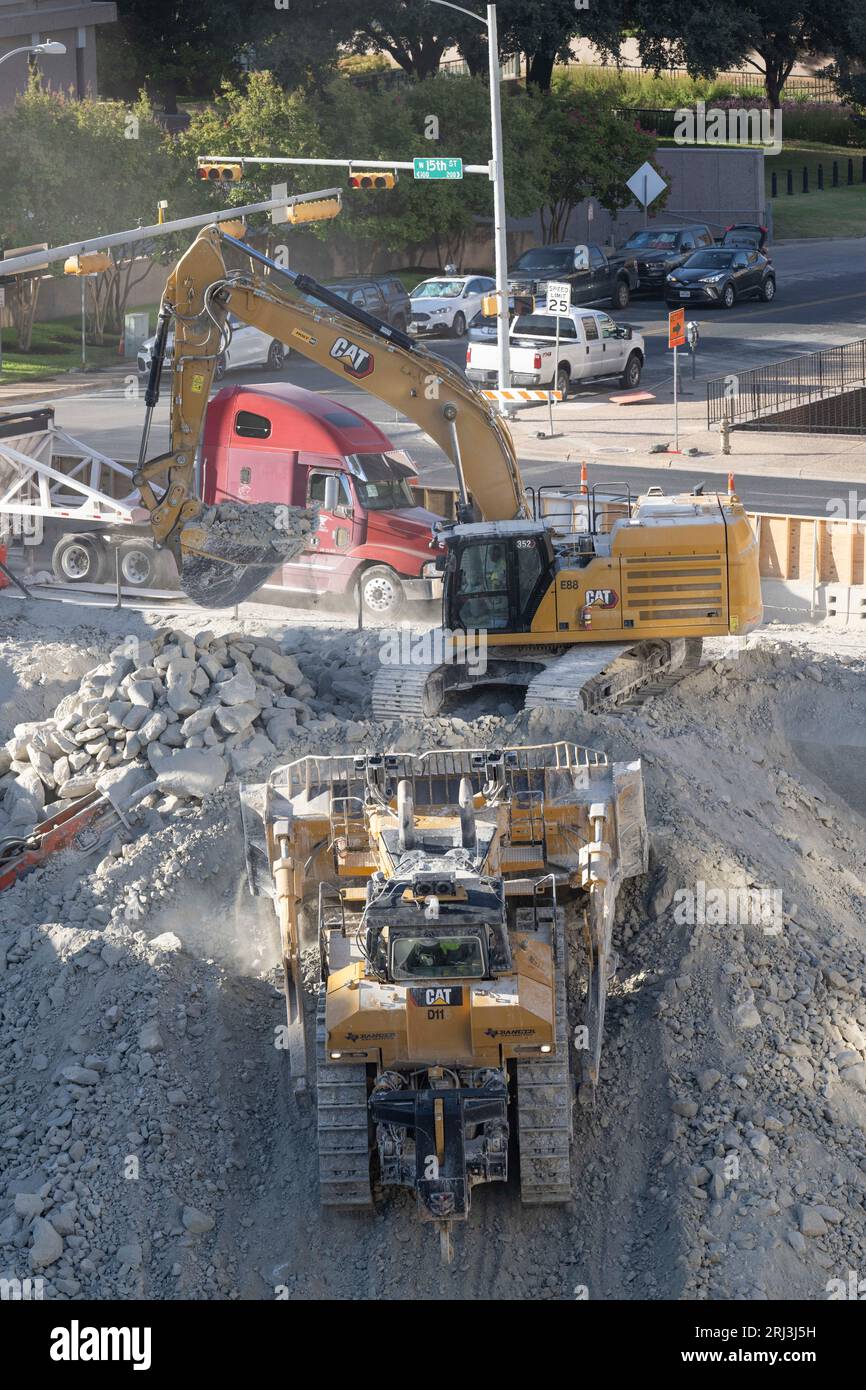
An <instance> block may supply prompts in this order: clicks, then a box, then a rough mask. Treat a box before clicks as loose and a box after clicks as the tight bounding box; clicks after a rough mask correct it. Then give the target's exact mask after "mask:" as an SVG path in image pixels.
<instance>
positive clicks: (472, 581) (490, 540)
mask: <svg viewBox="0 0 866 1390" xmlns="http://www.w3.org/2000/svg"><path fill="white" fill-rule="evenodd" d="M446 544H447V547H448V559H447V562H446V566H445V583H444V602H445V625H446V627H449V628H451V629H453V630H455V631H469V630H472V629H478V630H486V631H489V632H503V631H507V632H528V631H530V629H531V627H532V620H533V618H534V617H535V614H536V612H537V609H538V606H539V604H540V603H541V601H542V599H543V598H544V595H545V594H546V593H547V592H548V591H549V589H550V586H551V583H552V578H553V565H554V550H553V542H552V540H551V536H550V532H549V530H548V529H547V528H546V527H545V526H544V525H542V524H539V523H537V522H525V521H512V522H499V523H497V524H496V525H495V526H485V525H469V526H463V527H461V528H460V529H459V531H457V532H456V533H454V534H453V535H452V536H450V537H448V539H447V541H446Z"/></svg>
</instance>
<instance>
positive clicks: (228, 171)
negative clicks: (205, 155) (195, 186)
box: [198, 159, 244, 183]
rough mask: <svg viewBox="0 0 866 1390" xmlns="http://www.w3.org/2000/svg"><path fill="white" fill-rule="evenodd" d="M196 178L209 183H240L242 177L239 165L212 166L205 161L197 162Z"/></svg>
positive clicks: (209, 162) (210, 162) (242, 173)
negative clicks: (206, 180)
mask: <svg viewBox="0 0 866 1390" xmlns="http://www.w3.org/2000/svg"><path fill="white" fill-rule="evenodd" d="M198 176H199V178H200V179H208V180H209V182H211V183H240V181H241V179H242V178H243V176H244V171H243V165H241V164H214V163H213V162H212V161H210V160H207V159H200V160H199V162H198Z"/></svg>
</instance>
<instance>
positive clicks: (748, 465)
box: [511, 380, 866, 481]
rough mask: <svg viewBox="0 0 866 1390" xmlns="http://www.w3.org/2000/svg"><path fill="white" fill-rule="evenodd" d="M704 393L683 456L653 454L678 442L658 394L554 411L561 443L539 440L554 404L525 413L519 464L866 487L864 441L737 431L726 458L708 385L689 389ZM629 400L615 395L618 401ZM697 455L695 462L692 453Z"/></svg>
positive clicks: (686, 409)
mask: <svg viewBox="0 0 866 1390" xmlns="http://www.w3.org/2000/svg"><path fill="white" fill-rule="evenodd" d="M686 387H687V388H690V389H691V390H692V391H695V392H696V393H697V394H695V395H688V396H686V397H685V398H681V399H680V402H679V447H680V450H681V451H682V452H681V453H680V454H667V453H661V452H659V453H653V452H652V448H653V445H670V447H671V448H673V440H674V407H673V391H672V390H670V389H662V390H660V391H657V392H654V394H655V395H656V399H655V400H654V401H647V402H646V403H645V404H642V405H622V406H617V405H612V404H611V402H610V401H609V400H605V401H593V402H591V403H590V402H586V401H581V400H580V399H579V398H577V399H575V400H569V401H565V402H562V403H561V404H559V405H554V407H553V428H554V430H555V431H556V433H557V436H558V437H556V438H554V439H545V438H538V435H539V434H542V435H546V434H547V432H548V429H549V416H548V408H547V406H546V405H539V406H538V407H535V406H531V407H527V408H525V409H522V410H520V411H519V413H518V414H517V416H516V417H515V418H514V419H513V420H512V421H511V432H512V435H513V436H514V443H515V445H516V447H517V453H518V457H519V458H529V457H530V456H531V457H532V458H534V459H544V458H549V459H555V460H557V461H558V462H577V463H580V462H581V460H583V459H586V460H587V462H590V461H592V460H593V459H594V460H595V461H596V462H599V463H602V462H611V463H616V464H617V466H620V465H621V466H622V467H623V468H625V469H627V468H628V467H629V466H630V465H634V466H636V467H640V468H647V467H651V468H659V467H670V468H671V469H677V468H681V469H690V470H692V471H694V469H695V468H696V467H700V466H701V464H702V463H703V465H704V466H708V467H710V468H711V469H712V470H713V471H714V472H717V473H727V472H728V470H729V469H731V470H732V471H734V472H735V473H736V472H741V473H752V474H753V473H765V474H768V475H770V476H776V477H785V478H844V479H848V480H850V479H858V478H863V479H864V481H866V438H863V437H861V436H857V435H830V434H812V435H810V434H788V433H782V432H780V431H776V430H762V431H760V432H758V431H756V430H732V432H731V436H730V439H731V452H730V454H728V455H725V454H723V453H722V447H721V436H720V435H719V433H718V432H717V431H715V430H708V429H707V404H706V399H705V395H704V390H703V385H702V383H701V381H700V380H698V381H696V382H691V381H689V382H686ZM616 394H622V393H621V392H618V391H617V390H612V391H611V395H616ZM691 448H694V449H697V451H698V452H697V454H695V455H693V456H690V455H688V454H687V453H685V450H687V449H691Z"/></svg>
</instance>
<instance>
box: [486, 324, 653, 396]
mask: <svg viewBox="0 0 866 1390" xmlns="http://www.w3.org/2000/svg"><path fill="white" fill-rule="evenodd" d="M509 342H510V349H511V351H510V360H511V384H512V386H534V387H540V388H542V389H548V390H549V389H551V388H552V389H554V390H557V391H561V392H562V398H563V400H565V399H566V397H567V396H568V392H569V389H570V387H571V385H572V383H574V382H584V381H594V380H596V379H597V378H599V377H607V376H616V377H619V379H620V382H621V384H622V385H623V386H627V387H629V388H630V389H631V390H634V389H635V387H636V386H638V385H639V384H640V378H641V372H642V371H643V364H644V358H645V355H646V349H645V347H644V340H643V336H642V335H641V334H640V333H638V332H636V331H635V330H634V329H632V328H631V327H630V326H629V325H628V324H625V323H614V321H613V319H612V318H611V317H610V315H609V314H603V313H601V311H600V310H598V309H571V310H570V311H569V312H568V313H567V314H561V315H560V316H559V354H558V356H557V351H556V317H555V316H554V315H553V314H545V313H540V312H538V311H536V312H535V313H532V314H519V315H518V316H517V318H515V319H514V321H513V322H512V324H511V333H510V337H509ZM466 375H467V377H468V378H469V380H470V381H472V382H474V383H476V384H477V385H479V386H496V384H497V356H496V340H495V336H494V337H492V338H490V339H487V340H485V339H476V340H470V342H469V345H468V347H467V349H466Z"/></svg>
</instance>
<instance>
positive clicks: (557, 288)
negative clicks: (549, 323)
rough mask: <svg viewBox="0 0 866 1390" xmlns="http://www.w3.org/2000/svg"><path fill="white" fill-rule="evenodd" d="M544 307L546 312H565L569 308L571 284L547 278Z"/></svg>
mask: <svg viewBox="0 0 866 1390" xmlns="http://www.w3.org/2000/svg"><path fill="white" fill-rule="evenodd" d="M545 309H546V311H547V313H548V314H567V313H568V312H569V310H570V309H571V286H570V285H566V284H563V283H562V282H561V281H559V280H549V281H548V284H547V303H546V305H545Z"/></svg>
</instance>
